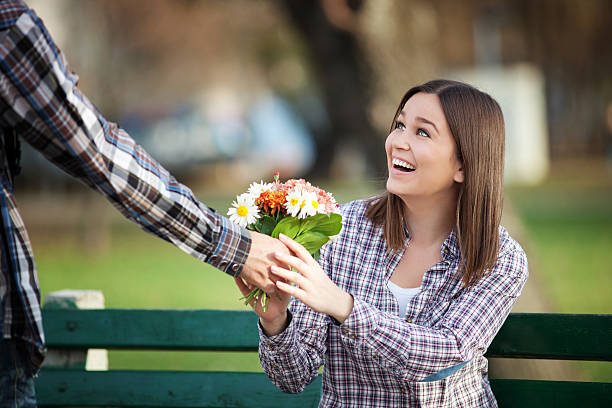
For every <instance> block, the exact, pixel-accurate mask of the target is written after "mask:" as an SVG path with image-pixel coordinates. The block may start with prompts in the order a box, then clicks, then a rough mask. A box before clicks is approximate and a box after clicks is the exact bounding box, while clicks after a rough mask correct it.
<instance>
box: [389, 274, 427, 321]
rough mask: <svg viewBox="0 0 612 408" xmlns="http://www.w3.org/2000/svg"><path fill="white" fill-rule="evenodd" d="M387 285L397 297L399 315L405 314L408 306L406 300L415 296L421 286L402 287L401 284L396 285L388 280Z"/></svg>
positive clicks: (403, 315)
mask: <svg viewBox="0 0 612 408" xmlns="http://www.w3.org/2000/svg"><path fill="white" fill-rule="evenodd" d="M387 287H388V288H389V290H390V291H391V293H393V296H395V298H396V299H397V303H398V305H399V315H400V317H405V316H406V306H408V302H409V301H410V299H412V298H413V297H415V296H416V295H418V294H419V292H420V291H421V288H420V287H418V288H402V287H401V286H397V285H396V284H395V283H393V282H391V281H388V282H387Z"/></svg>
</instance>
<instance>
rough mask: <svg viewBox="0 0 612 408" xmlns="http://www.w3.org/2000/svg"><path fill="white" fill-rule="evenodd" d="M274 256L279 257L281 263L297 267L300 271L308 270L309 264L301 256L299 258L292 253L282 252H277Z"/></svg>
mask: <svg viewBox="0 0 612 408" xmlns="http://www.w3.org/2000/svg"><path fill="white" fill-rule="evenodd" d="M274 256H276V259H278V260H279V261H280V262H281V263H283V264H285V265H287V266H289V267H292V268H294V269H296V270H297V271H299V272H300V273H305V272H307V271H306V269H308V268H307V265H306V264H305V263H304V262H303V261H302V260H301V259H300V258H297V257H295V256H292V255H286V254H283V253H282V252H275V253H274Z"/></svg>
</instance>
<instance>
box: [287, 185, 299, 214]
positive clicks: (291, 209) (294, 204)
mask: <svg viewBox="0 0 612 408" xmlns="http://www.w3.org/2000/svg"><path fill="white" fill-rule="evenodd" d="M303 204H304V198H303V197H302V192H301V191H300V190H297V189H295V190H293V191H291V192H290V193H289V194H287V202H286V203H285V208H286V209H287V213H288V214H289V215H291V216H292V217H297V215H298V213H299V212H300V209H301V208H302V207H303Z"/></svg>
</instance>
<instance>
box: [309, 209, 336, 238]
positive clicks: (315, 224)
mask: <svg viewBox="0 0 612 408" xmlns="http://www.w3.org/2000/svg"><path fill="white" fill-rule="evenodd" d="M341 229H342V216H341V215H340V214H330V215H327V214H317V215H315V216H313V217H308V218H306V219H305V220H304V225H302V228H301V230H302V232H308V231H312V232H319V233H321V234H324V235H327V236H328V237H331V236H333V235H337V234H339V233H340V230H341Z"/></svg>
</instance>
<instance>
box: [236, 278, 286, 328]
mask: <svg viewBox="0 0 612 408" xmlns="http://www.w3.org/2000/svg"><path fill="white" fill-rule="evenodd" d="M234 280H235V281H236V285H237V286H238V289H240V292H242V295H243V296H246V295H247V294H248V293H249V292H250V291H251V290H252V289H254V287H249V286H247V284H246V283H245V282H244V281H243V280H242V278H240V277H238V278H234ZM262 298H263V296H262V297H260V298H258V299H254V300H253V301H252V302H251V303H250V305H251V307H252V308H253V310H254V311H255V313H257V315H258V316H259V321H260V322H261V326H262V327H263V328H264V332H265V333H266V335H267V336H274V335H276V334H279V333H281V332H282V331H283V330H285V328H286V326H287V306H288V305H289V301H290V300H291V295H288V294H286V293H282V292H278V293H275V294H273V295H270V299H269V300H268V304H267V309H266V311H265V312H264V311H263V306H262Z"/></svg>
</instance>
